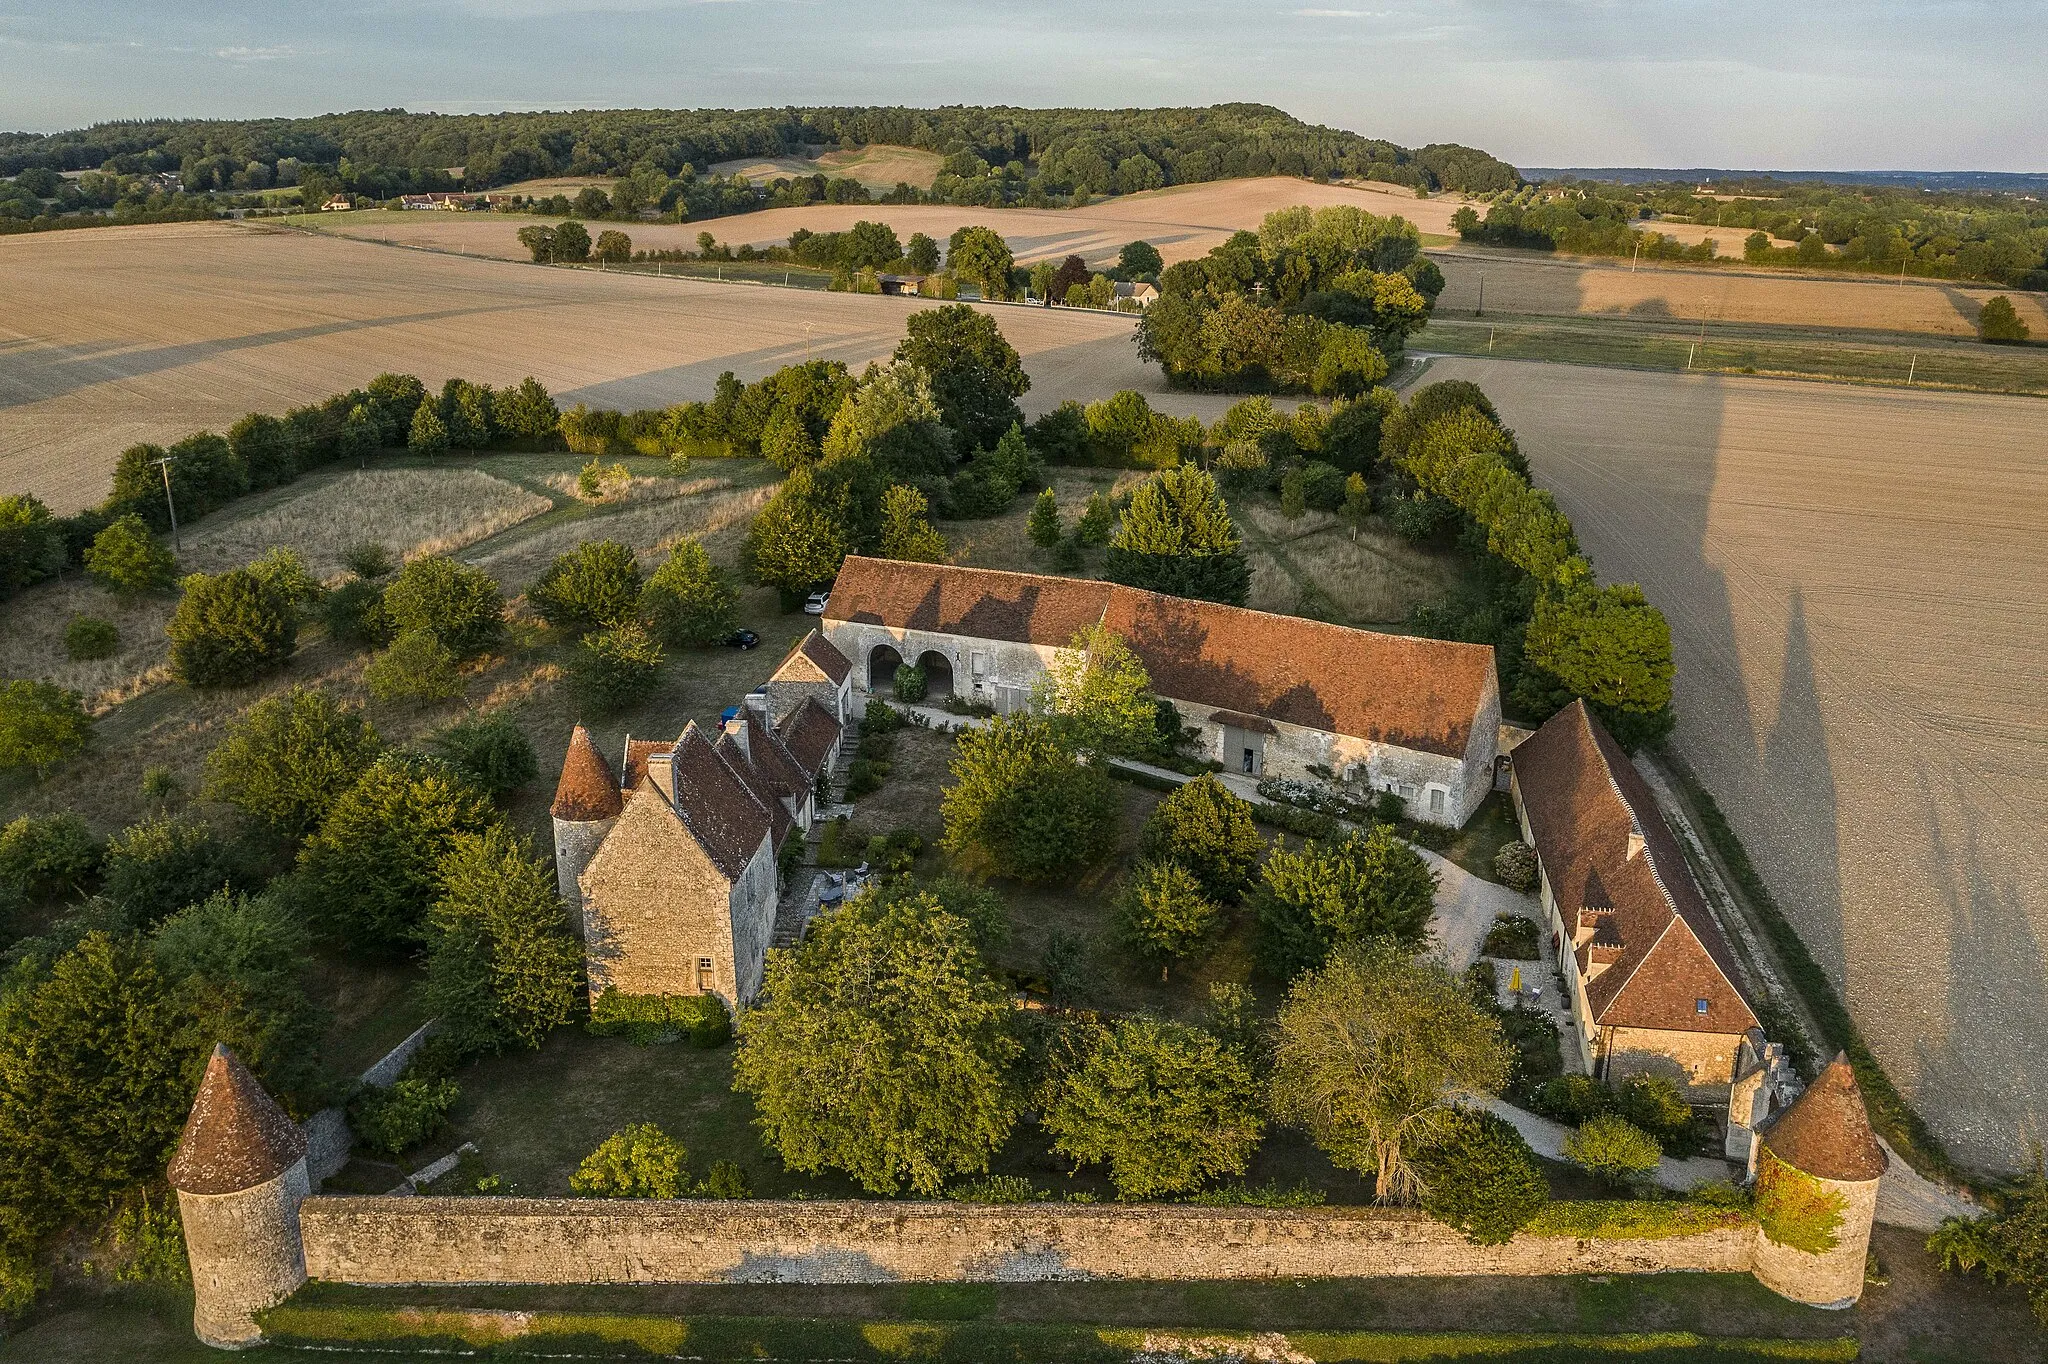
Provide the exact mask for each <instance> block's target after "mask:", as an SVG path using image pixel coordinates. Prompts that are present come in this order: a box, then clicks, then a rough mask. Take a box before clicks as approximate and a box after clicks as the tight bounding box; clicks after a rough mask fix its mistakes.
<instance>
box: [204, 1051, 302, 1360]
mask: <svg viewBox="0 0 2048 1364" xmlns="http://www.w3.org/2000/svg"><path fill="white" fill-rule="evenodd" d="M170 1182H171V1187H172V1188H174V1189H176V1190H177V1191H178V1216H179V1219H180V1220H181V1221H182V1222H183V1223H184V1226H185V1253H186V1256H187V1257H188V1258H189V1259H190V1261H191V1264H192V1294H193V1307H192V1329H193V1330H194V1331H195V1332H196V1333H197V1334H198V1336H199V1338H200V1339H201V1340H203V1341H205V1342H206V1343H207V1344H208V1345H215V1346H219V1347H221V1348H223V1349H239V1348H241V1347H243V1346H247V1345H254V1344H256V1343H257V1342H258V1341H260V1340H262V1339H263V1331H262V1328H260V1327H259V1326H257V1324H256V1316H255V1314H256V1313H258V1312H260V1311H262V1310H263V1309H264V1308H266V1307H274V1306H276V1305H277V1304H278V1303H280V1302H282V1301H284V1299H285V1298H286V1297H288V1296H290V1294H291V1293H292V1291H293V1290H294V1289H296V1288H297V1287H298V1286H299V1285H300V1284H302V1283H304V1282H305V1281H306V1256H305V1249H304V1246H303V1243H302V1242H301V1241H300V1238H299V1204H300V1202H301V1201H303V1200H304V1199H305V1197H306V1196H307V1194H308V1193H309V1192H311V1188H310V1185H309V1184H308V1182H307V1178H306V1137H305V1134H304V1133H303V1132H301V1131H300V1130H299V1126H298V1124H297V1123H294V1122H293V1121H292V1120H291V1118H290V1117H288V1116H287V1115H286V1114H285V1111H284V1110H283V1109H281V1108H279V1107H278V1106H277V1102H276V1100H274V1099H272V1098H271V1097H270V1095H268V1094H267V1093H265V1092H264V1090H263V1086H262V1085H261V1084H260V1083H258V1081H257V1079H256V1077H255V1076H254V1075H251V1074H250V1073H249V1068H248V1067H247V1066H245V1065H243V1064H242V1062H241V1060H240V1059H239V1058H238V1057H236V1055H235V1054H234V1053H233V1052H231V1051H229V1050H228V1049H227V1048H226V1047H225V1046H221V1045H218V1044H216V1045H215V1047H214V1049H213V1056H212V1058H211V1059H209V1060H208V1061H207V1063H206V1076H205V1078H204V1079H202V1080H201V1081H200V1082H199V1095H198V1097H197V1098H196V1099H194V1100H193V1101H192V1115H191V1116H190V1117H189V1118H187V1119H186V1120H185V1132H184V1135H183V1136H181V1137H180V1138H179V1139H178V1151H177V1154H176V1155H174V1156H173V1157H172V1158H171V1167H170Z"/></svg>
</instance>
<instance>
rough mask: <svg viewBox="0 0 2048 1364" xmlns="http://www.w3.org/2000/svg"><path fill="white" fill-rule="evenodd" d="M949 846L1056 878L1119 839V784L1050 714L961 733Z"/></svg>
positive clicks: (986, 861) (947, 807) (982, 866)
mask: <svg viewBox="0 0 2048 1364" xmlns="http://www.w3.org/2000/svg"><path fill="white" fill-rule="evenodd" d="M941 810H942V812H943V814H944V816H945V821H946V835H945V847H946V849H947V851H948V852H950V853H951V854H952V855H953V856H954V857H955V858H956V859H957V860H959V861H960V862H961V863H962V864H964V865H966V866H968V867H970V868H973V869H974V870H976V871H979V872H985V873H991V874H994V875H997V876H1014V877H1017V878H1018V879H1020V880H1025V881H1050V880H1057V879H1059V878H1061V877H1065V876H1068V875H1071V874H1072V873H1073V872H1074V871H1076V870H1077V869H1078V868H1080V867H1083V866H1086V865H1088V864H1089V863H1092V862H1095V861H1098V860H1100V859H1101V858H1102V857H1105V856H1107V855H1108V854H1109V852H1110V851H1111V850H1112V849H1113V848H1114V847H1115V844H1116V812H1117V796H1116V790H1115V788H1114V787H1113V786H1112V785H1111V783H1110V779H1109V778H1108V777H1106V776H1104V775H1103V773H1102V770H1101V768H1100V766H1099V765H1094V764H1088V763H1083V762H1082V761H1081V760H1080V758H1079V755H1078V754H1077V753H1076V752H1075V751H1074V748H1073V747H1072V745H1071V744H1069V743H1067V742H1066V741H1065V740H1064V739H1063V738H1062V737H1061V736H1060V735H1059V733H1058V732H1057V731H1056V730H1055V729H1054V728H1053V726H1052V725H1051V724H1050V723H1048V722H1047V721H1046V720H1045V719H1044V718H1043V717H1041V716H1038V715H1033V714H1024V715H1012V716H1007V717H1005V718H1002V719H999V720H995V721H993V722H991V723H990V724H988V725H985V726H983V727H981V728H980V729H973V730H969V731H967V732H966V733H965V734H962V735H961V736H960V745H959V751H958V753H957V755H956V756H955V757H954V759H953V785H952V786H951V787H949V788H948V789H947V791H946V794H945V797H944V799H943V801H942V802H941Z"/></svg>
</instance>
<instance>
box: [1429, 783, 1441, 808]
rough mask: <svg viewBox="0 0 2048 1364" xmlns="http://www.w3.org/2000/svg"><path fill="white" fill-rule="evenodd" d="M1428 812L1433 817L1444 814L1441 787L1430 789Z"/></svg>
mask: <svg viewBox="0 0 2048 1364" xmlns="http://www.w3.org/2000/svg"><path fill="white" fill-rule="evenodd" d="M1429 812H1430V813H1431V814H1433V815H1440V814H1442V813H1443V812H1444V789H1443V788H1442V787H1441V786H1433V787H1431V788H1430V791H1429Z"/></svg>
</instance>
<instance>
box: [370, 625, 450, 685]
mask: <svg viewBox="0 0 2048 1364" xmlns="http://www.w3.org/2000/svg"><path fill="white" fill-rule="evenodd" d="M363 682H364V684H365V685H367V686H368V687H369V689H370V695H372V696H374V697H376V698H377V699H378V700H379V701H440V700H443V699H445V698H447V697H450V696H455V695H459V694H460V693H461V691H462V674H461V672H460V671H459V670H458V669H457V668H456V660H455V654H454V653H453V651H451V650H450V649H449V648H448V646H447V645H445V644H443V643H442V642H441V641H440V639H439V638H438V637H436V636H435V634H434V632H433V631H431V630H407V631H404V632H403V633H401V634H400V635H399V636H398V638H397V639H394V640H392V641H391V647H390V648H388V649H386V650H385V651H384V652H383V653H381V654H378V655H377V656H376V657H375V658H373V659H371V660H370V662H369V664H368V666H366V667H365V668H364V669H363Z"/></svg>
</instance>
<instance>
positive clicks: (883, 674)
mask: <svg viewBox="0 0 2048 1364" xmlns="http://www.w3.org/2000/svg"><path fill="white" fill-rule="evenodd" d="M902 666H903V655H902V654H899V653H897V652H896V649H895V646H894V645H889V644H877V645H876V646H875V647H874V651H873V652H872V653H870V654H869V655H868V690H869V691H871V692H883V691H888V690H890V689H892V688H893V687H895V685H896V670H897V669H898V668H900V667H902Z"/></svg>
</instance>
